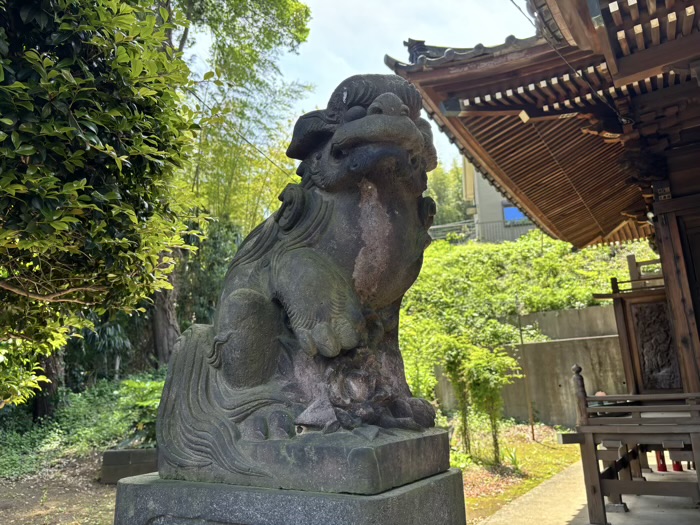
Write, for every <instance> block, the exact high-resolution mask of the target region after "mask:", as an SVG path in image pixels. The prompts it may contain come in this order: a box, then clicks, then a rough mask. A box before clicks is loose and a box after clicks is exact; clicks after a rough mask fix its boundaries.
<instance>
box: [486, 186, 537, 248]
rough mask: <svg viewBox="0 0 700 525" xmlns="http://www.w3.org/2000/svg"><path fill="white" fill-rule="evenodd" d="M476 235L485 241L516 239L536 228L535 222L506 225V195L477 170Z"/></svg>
mask: <svg viewBox="0 0 700 525" xmlns="http://www.w3.org/2000/svg"><path fill="white" fill-rule="evenodd" d="M474 186H475V193H476V236H477V238H478V239H479V240H480V241H484V242H501V241H515V240H517V239H518V238H520V237H521V236H522V235H524V234H526V233H527V232H528V231H530V230H532V229H534V228H535V225H534V224H531V223H529V224H521V225H509V226H506V224H505V220H504V217H503V201H504V200H505V197H503V195H501V194H500V193H499V192H498V190H496V188H494V187H493V186H492V185H491V184H489V182H488V181H487V180H486V178H485V177H484V176H483V175H482V174H481V173H479V172H476V180H475V185H474Z"/></svg>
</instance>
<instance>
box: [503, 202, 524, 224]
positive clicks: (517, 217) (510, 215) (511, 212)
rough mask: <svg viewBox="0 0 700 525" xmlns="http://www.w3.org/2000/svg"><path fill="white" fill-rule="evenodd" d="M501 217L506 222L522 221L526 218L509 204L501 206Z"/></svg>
mask: <svg viewBox="0 0 700 525" xmlns="http://www.w3.org/2000/svg"><path fill="white" fill-rule="evenodd" d="M503 219H504V220H505V221H506V222H523V221H526V220H527V217H526V216H525V214H524V213H523V212H521V211H520V210H519V209H518V208H516V207H515V206H512V205H511V206H504V207H503Z"/></svg>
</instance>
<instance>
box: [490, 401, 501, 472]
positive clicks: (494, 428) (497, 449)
mask: <svg viewBox="0 0 700 525" xmlns="http://www.w3.org/2000/svg"><path fill="white" fill-rule="evenodd" d="M489 419H490V420H491V439H492V441H493V462H494V463H495V464H496V465H500V464H501V446H500V443H499V442H498V416H497V415H496V414H494V413H491V414H489Z"/></svg>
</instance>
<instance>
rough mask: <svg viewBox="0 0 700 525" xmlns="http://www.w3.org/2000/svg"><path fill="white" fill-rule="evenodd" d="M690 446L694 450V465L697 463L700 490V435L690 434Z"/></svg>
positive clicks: (696, 471) (696, 472)
mask: <svg viewBox="0 0 700 525" xmlns="http://www.w3.org/2000/svg"><path fill="white" fill-rule="evenodd" d="M690 446H691V447H692V449H693V463H695V474H697V477H698V488H700V434H690ZM693 503H700V502H698V501H695V502H693Z"/></svg>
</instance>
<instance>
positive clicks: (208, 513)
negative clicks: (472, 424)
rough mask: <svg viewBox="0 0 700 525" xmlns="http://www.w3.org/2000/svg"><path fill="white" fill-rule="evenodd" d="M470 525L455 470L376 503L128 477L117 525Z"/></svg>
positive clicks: (348, 496)
mask: <svg viewBox="0 0 700 525" xmlns="http://www.w3.org/2000/svg"><path fill="white" fill-rule="evenodd" d="M432 523H434V524H439V525H465V523H466V516H465V508H464V494H463V488H462V474H461V472H460V471H459V470H456V469H452V470H450V471H448V472H445V473H442V474H438V475H436V476H432V477H430V478H427V479H424V480H421V481H417V482H415V483H411V484H410V485H404V486H403V487H400V488H397V489H393V490H390V491H388V492H384V493H382V494H378V495H374V496H359V495H351V494H328V493H319V492H302V491H291V490H274V489H261V488H254V487H241V486H236V485H225V484H216V483H193V482H187V481H172V480H163V479H160V478H159V477H158V476H157V475H156V474H146V475H144V476H137V477H133V478H126V479H123V480H121V481H120V482H119V484H118V486H117V510H116V513H115V520H114V525H146V524H148V525H291V524H294V525H370V524H371V525H428V524H432Z"/></svg>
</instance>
